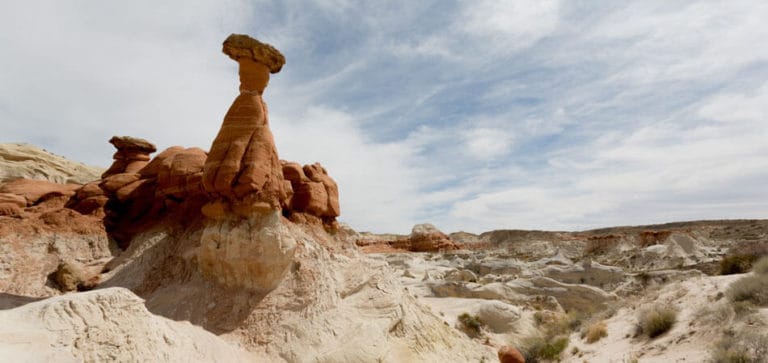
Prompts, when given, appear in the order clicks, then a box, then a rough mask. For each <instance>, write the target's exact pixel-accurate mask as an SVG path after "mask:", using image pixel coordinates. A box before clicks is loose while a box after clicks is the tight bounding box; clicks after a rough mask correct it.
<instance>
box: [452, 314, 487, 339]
mask: <svg viewBox="0 0 768 363" xmlns="http://www.w3.org/2000/svg"><path fill="white" fill-rule="evenodd" d="M458 320H459V323H460V324H461V328H462V329H463V330H464V331H466V332H468V333H470V334H471V335H474V336H477V335H479V334H480V332H481V331H482V328H483V321H482V320H480V318H478V317H477V316H474V315H470V314H469V313H462V314H461V315H459V317H458Z"/></svg>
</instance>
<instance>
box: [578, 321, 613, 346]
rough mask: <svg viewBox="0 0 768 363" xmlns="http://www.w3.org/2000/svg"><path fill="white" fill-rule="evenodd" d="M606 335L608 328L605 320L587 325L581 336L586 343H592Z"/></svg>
mask: <svg viewBox="0 0 768 363" xmlns="http://www.w3.org/2000/svg"><path fill="white" fill-rule="evenodd" d="M607 336H608V328H607V327H606V326H605V322H602V321H599V322H597V323H594V324H592V325H590V326H589V327H587V329H586V330H585V331H584V333H583V336H582V338H584V339H586V340H587V343H589V344H592V343H594V342H596V341H598V340H600V339H602V338H604V337H607Z"/></svg>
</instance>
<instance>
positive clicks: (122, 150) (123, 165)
mask: <svg viewBox="0 0 768 363" xmlns="http://www.w3.org/2000/svg"><path fill="white" fill-rule="evenodd" d="M109 143H110V144H112V145H114V146H115V148H117V152H116V153H115V154H114V155H112V159H114V160H115V161H114V162H112V165H111V166H110V167H109V169H107V171H105V172H104V174H101V178H102V179H104V178H107V177H109V176H111V175H115V174H120V173H136V172H138V171H139V170H141V168H143V167H144V166H146V165H147V163H149V159H150V157H149V155H150V154H152V153H153V152H155V151H157V148H156V147H155V145H154V144H152V143H151V142H149V141H147V140H144V139H139V138H135V137H131V136H113V137H112V138H111V139H109Z"/></svg>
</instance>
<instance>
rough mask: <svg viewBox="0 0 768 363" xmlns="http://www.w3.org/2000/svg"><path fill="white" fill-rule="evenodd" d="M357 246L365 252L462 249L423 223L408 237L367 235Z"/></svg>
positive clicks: (416, 226) (444, 235) (431, 226)
mask: <svg viewBox="0 0 768 363" xmlns="http://www.w3.org/2000/svg"><path fill="white" fill-rule="evenodd" d="M356 243H357V245H358V246H360V247H363V249H364V251H366V252H389V251H398V250H399V251H411V252H438V251H453V250H458V249H461V248H462V245H461V244H460V243H457V242H455V241H453V240H452V239H451V238H450V237H449V236H448V235H447V234H445V233H443V232H441V231H440V230H439V229H437V228H436V227H435V226H433V225H431V224H429V223H424V224H417V225H415V226H413V229H412V230H411V234H410V235H409V236H408V237H395V238H381V236H376V235H369V236H366V237H363V238H359V239H358V240H357V241H356Z"/></svg>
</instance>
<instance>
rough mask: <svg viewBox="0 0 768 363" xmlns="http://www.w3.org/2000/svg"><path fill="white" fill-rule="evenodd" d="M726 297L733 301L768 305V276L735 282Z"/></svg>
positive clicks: (762, 275) (750, 277)
mask: <svg viewBox="0 0 768 363" xmlns="http://www.w3.org/2000/svg"><path fill="white" fill-rule="evenodd" d="M726 295H728V298H729V299H731V301H734V302H739V301H749V302H751V303H753V304H755V305H758V306H765V305H768V274H757V275H752V276H747V277H744V278H741V279H739V280H736V281H734V282H733V283H732V284H731V286H729V287H728V290H727V291H726Z"/></svg>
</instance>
